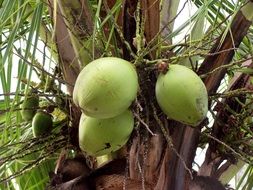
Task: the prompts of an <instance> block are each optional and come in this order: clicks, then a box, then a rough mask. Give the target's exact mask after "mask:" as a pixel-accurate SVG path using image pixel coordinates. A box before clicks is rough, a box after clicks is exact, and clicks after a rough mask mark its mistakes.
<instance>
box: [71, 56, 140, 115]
mask: <svg viewBox="0 0 253 190" xmlns="http://www.w3.org/2000/svg"><path fill="white" fill-rule="evenodd" d="M137 90H138V77H137V73H136V70H135V68H134V67H133V65H132V64H131V63H130V62H128V61H125V60H123V59H120V58H116V57H105V58H100V59H97V60H94V61H92V62H91V63H89V64H88V65H87V66H85V67H84V68H83V70H82V71H81V72H80V74H79V76H78V78H77V80H76V83H75V87H74V92H73V100H74V103H75V104H76V105H77V106H79V107H80V108H81V110H82V112H83V113H85V115H87V116H90V117H96V118H111V117H114V116H117V115H119V114H121V113H122V112H124V111H125V110H126V109H127V108H128V107H129V106H130V105H131V103H132V102H133V101H134V99H135V98H136V96H137Z"/></svg>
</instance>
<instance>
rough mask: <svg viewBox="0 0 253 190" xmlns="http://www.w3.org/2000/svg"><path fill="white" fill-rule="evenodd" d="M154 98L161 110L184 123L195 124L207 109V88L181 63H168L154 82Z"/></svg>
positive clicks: (203, 116) (200, 119)
mask: <svg viewBox="0 0 253 190" xmlns="http://www.w3.org/2000/svg"><path fill="white" fill-rule="evenodd" d="M155 91H156V99H157V102H158V104H159V106H160V108H161V109H162V111H163V112H164V113H165V114H166V115H167V116H168V117H169V118H170V119H174V120H176V121H179V122H182V123H184V124H188V125H192V126H197V125H198V124H199V123H200V122H201V121H202V120H203V119H204V118H205V117H206V114H207V111H208V95H207V90H206V87H205V85H204V83H203V82H202V80H201V79H200V78H199V76H198V75H197V74H196V73H194V72H193V71H192V70H191V69H189V68H187V67H185V66H182V65H169V68H168V71H167V72H166V73H165V74H164V73H161V74H160V75H159V77H158V79H157V82H156V89H155Z"/></svg>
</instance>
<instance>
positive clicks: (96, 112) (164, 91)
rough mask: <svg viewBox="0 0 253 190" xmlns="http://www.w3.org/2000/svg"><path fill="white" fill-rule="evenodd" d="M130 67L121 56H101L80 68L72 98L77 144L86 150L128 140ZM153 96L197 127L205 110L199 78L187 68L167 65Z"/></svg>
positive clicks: (134, 86)
mask: <svg viewBox="0 0 253 190" xmlns="http://www.w3.org/2000/svg"><path fill="white" fill-rule="evenodd" d="M138 86H139V85H138V75H137V72H136V69H135V68H134V66H133V65H132V64H131V63H130V62H128V61H126V60H123V59H120V58H116V57H104V58H100V59H96V60H94V61H92V62H90V63H89V64H88V65H86V66H85V67H84V68H83V70H82V71H81V72H80V74H79V76H78V78H77V80H76V84H75V87H74V92H73V101H74V103H75V104H76V105H77V106H78V107H79V108H80V109H81V111H82V116H81V118H80V122H79V146H80V148H81V149H82V150H83V151H85V152H86V153H87V154H88V155H92V156H96V157H97V156H101V155H105V154H109V153H111V152H114V151H116V150H118V149H120V148H121V147H122V146H123V145H125V144H126V142H127V141H128V138H129V136H130V134H131V132H132V130H133V127H134V118H133V114H132V113H131V111H130V110H129V106H130V105H131V104H132V102H133V101H134V100H135V98H136V96H137V91H138ZM155 92H156V99H157V102H158V104H159V106H160V108H161V109H162V111H163V112H164V113H165V114H166V115H167V116H168V118H170V119H174V120H177V121H179V122H182V123H184V124H188V125H192V126H196V125H198V124H199V123H200V122H201V121H202V120H203V119H204V118H205V117H206V113H207V110H208V96H207V91H206V88H205V85H204V84H203V82H202V80H201V79H200V78H199V77H198V75H197V74H195V73H194V72H193V71H192V70H191V69H189V68H187V67H185V66H181V65H170V66H169V67H168V68H167V70H166V72H161V73H160V74H159V76H158V79H157V82H156V89H155Z"/></svg>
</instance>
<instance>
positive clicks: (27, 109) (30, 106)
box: [21, 94, 39, 121]
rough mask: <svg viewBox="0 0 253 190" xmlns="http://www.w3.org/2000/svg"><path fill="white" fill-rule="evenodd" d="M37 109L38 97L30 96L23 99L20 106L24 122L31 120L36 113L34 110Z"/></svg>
mask: <svg viewBox="0 0 253 190" xmlns="http://www.w3.org/2000/svg"><path fill="white" fill-rule="evenodd" d="M38 107H39V96H38V95H35V94H34V95H31V96H28V97H27V98H26V99H24V102H23V103H22V105H21V108H22V110H21V116H22V118H23V119H24V120H25V121H30V120H32V118H33V116H34V115H35V113H36V110H37V109H38Z"/></svg>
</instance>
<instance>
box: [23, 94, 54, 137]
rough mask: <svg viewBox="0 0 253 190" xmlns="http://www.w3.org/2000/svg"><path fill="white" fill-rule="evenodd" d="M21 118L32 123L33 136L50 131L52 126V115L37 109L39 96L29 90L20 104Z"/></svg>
mask: <svg viewBox="0 0 253 190" xmlns="http://www.w3.org/2000/svg"><path fill="white" fill-rule="evenodd" d="M21 116H22V119H23V120H25V121H27V122H31V123H32V131H33V136H34V137H39V136H41V135H44V134H46V133H48V132H49V131H51V129H52V126H53V120H52V116H51V115H50V114H48V113H47V112H45V111H43V110H39V96H38V95H37V94H36V92H34V91H33V90H31V91H30V92H28V95H27V96H26V98H25V99H24V100H23V103H22V104H21Z"/></svg>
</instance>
